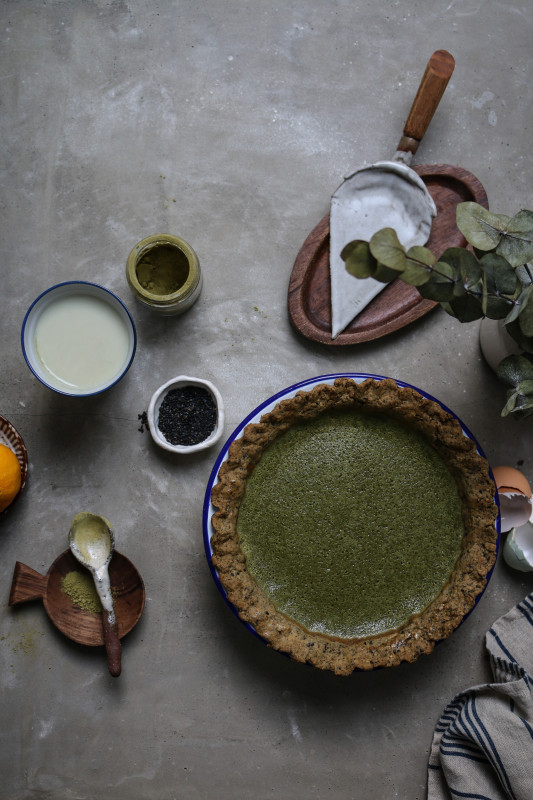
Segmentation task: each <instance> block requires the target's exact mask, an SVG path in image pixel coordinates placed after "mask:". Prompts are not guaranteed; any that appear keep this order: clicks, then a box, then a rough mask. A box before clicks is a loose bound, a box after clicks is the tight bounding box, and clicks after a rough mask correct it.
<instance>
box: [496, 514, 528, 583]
mask: <svg viewBox="0 0 533 800" xmlns="http://www.w3.org/2000/svg"><path fill="white" fill-rule="evenodd" d="M503 558H504V560H505V562H506V563H507V564H508V565H509V566H510V567H512V568H513V569H517V570H519V571H520V572H533V525H532V524H531V523H530V522H528V523H526V524H525V525H522V526H520V527H519V528H513V529H512V530H511V531H509V535H508V536H507V539H506V540H505V544H504V546H503Z"/></svg>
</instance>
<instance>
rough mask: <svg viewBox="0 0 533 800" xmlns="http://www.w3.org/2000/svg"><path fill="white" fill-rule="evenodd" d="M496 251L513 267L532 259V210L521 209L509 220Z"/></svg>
mask: <svg viewBox="0 0 533 800" xmlns="http://www.w3.org/2000/svg"><path fill="white" fill-rule="evenodd" d="M496 252H497V253H498V254H499V255H501V256H503V257H504V258H506V259H507V261H508V262H509V263H510V264H511V265H512V266H513V267H519V266H520V265H521V264H525V263H526V261H531V260H532V259H533V211H527V210H525V209H524V210H522V211H519V212H518V214H515V216H514V217H513V218H512V219H511V220H510V221H509V224H508V225H507V227H506V229H505V231H504V232H503V235H502V237H501V239H500V242H499V244H498V247H497V248H496Z"/></svg>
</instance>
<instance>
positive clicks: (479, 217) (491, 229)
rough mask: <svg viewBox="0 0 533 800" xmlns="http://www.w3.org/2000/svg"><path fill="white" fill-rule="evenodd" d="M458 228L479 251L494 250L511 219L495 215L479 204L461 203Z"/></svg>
mask: <svg viewBox="0 0 533 800" xmlns="http://www.w3.org/2000/svg"><path fill="white" fill-rule="evenodd" d="M456 220H457V227H458V228H459V230H460V231H461V233H462V234H463V235H464V236H465V238H466V240H467V241H468V242H469V243H470V244H471V245H472V246H473V247H475V248H477V249H478V250H484V251H485V252H486V251H487V250H494V249H495V248H496V247H497V246H498V244H499V242H500V239H501V235H502V233H503V232H504V231H505V230H506V228H507V225H508V224H509V221H510V217H507V216H506V215H504V214H493V213H492V212H491V211H487V209H486V208H483V206H480V205H479V203H474V202H466V203H459V205H458V206H457V210H456Z"/></svg>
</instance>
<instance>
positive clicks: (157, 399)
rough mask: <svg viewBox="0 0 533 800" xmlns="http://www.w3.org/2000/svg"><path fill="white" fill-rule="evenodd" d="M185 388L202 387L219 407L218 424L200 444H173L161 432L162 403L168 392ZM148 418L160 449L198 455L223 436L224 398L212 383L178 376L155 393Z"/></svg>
mask: <svg viewBox="0 0 533 800" xmlns="http://www.w3.org/2000/svg"><path fill="white" fill-rule="evenodd" d="M183 386H200V387H201V388H202V389H206V390H207V391H208V392H210V394H211V396H212V397H213V400H214V401H215V404H216V407H217V422H216V425H215V428H214V430H213V432H212V433H211V434H210V435H209V436H208V437H207V439H203V441H201V442H198V444H192V445H182V444H171V443H170V442H169V441H168V440H167V439H166V438H165V436H164V435H163V434H162V433H161V431H160V430H159V426H158V420H159V409H160V407H161V403H162V402H163V400H164V399H165V397H166V395H167V394H168V392H170V391H171V390H172V389H178V388H180V387H183ZM147 417H148V426H149V428H150V433H151V435H152V439H153V440H154V442H155V443H156V444H158V445H159V447H163V448H164V449H165V450H169V451H170V452H171V453H196V452H197V451H198V450H205V449H206V448H207V447H211V446H212V445H214V444H215V443H216V442H218V440H219V439H220V437H221V436H222V432H223V429H224V404H223V402H222V396H221V394H220V392H219V391H218V389H217V388H216V386H214V385H213V384H212V383H211V381H206V380H202V379H201V378H189V377H188V376H187V375H178V376H177V377H176V378H172V379H171V380H169V381H167V382H166V383H164V384H163V385H162V386H160V387H159V389H158V390H157V391H156V392H154V394H153V395H152V399H151V400H150V405H149V406H148V412H147Z"/></svg>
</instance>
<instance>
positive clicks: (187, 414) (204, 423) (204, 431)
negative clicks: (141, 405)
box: [157, 386, 217, 447]
mask: <svg viewBox="0 0 533 800" xmlns="http://www.w3.org/2000/svg"><path fill="white" fill-rule="evenodd" d="M216 423H217V407H216V403H215V401H214V399H213V396H212V394H211V392H208V391H207V389H204V388H202V387H201V386H182V387H180V388H177V389H171V390H170V391H169V392H167V394H166V395H165V398H164V400H163V402H162V403H161V406H160V408H159V418H158V420H157V427H158V428H159V430H160V431H161V433H162V434H163V436H164V437H165V439H166V440H167V441H168V442H170V444H175V445H184V446H187V447H190V446H191V445H194V444H199V442H203V441H204V439H207V437H208V436H209V435H210V434H211V433H212V432H213V431H214V429H215V426H216Z"/></svg>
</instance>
